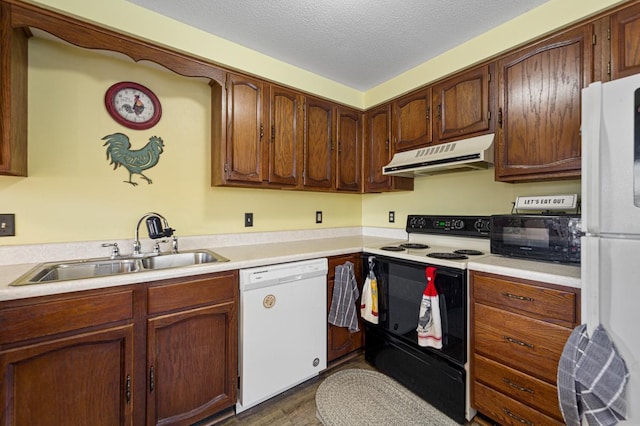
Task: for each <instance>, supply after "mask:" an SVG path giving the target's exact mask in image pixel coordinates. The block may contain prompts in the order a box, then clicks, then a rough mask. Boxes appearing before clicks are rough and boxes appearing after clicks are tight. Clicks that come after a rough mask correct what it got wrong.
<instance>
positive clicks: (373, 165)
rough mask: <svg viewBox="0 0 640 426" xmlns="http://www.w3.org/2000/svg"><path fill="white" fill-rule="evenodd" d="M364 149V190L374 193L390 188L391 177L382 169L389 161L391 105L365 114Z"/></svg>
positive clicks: (390, 155)
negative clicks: (384, 173) (383, 172)
mask: <svg viewBox="0 0 640 426" xmlns="http://www.w3.org/2000/svg"><path fill="white" fill-rule="evenodd" d="M366 138H367V139H366V141H365V149H364V190H365V192H376V191H384V190H389V189H390V188H391V176H386V175H383V174H382V168H383V167H384V166H386V165H387V164H388V163H389V161H391V157H392V154H391V104H387V105H383V106H380V107H377V108H374V109H372V110H369V112H368V113H367V132H366Z"/></svg>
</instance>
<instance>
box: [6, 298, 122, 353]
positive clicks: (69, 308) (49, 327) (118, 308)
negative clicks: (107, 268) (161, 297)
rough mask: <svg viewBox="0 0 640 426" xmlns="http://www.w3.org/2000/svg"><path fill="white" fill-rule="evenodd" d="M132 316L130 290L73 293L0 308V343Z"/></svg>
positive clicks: (78, 328)
mask: <svg viewBox="0 0 640 426" xmlns="http://www.w3.org/2000/svg"><path fill="white" fill-rule="evenodd" d="M131 318H133V291H130V290H129V291H120V292H117V293H109V294H96V295H91V296H81V297H73V298H68V299H64V300H59V301H49V302H43V303H39V304H35V305H29V306H21V307H16V308H10V309H6V310H4V311H1V312H0V344H3V343H9V342H20V341H23V340H27V339H33V338H36V337H44V336H50V335H53V334H58V333H64V332H67V331H72V330H80V329H82V328H86V327H92V326H97V325H102V324H109V323H112V322H116V321H124V320H129V319H131Z"/></svg>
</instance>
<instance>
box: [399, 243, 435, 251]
mask: <svg viewBox="0 0 640 426" xmlns="http://www.w3.org/2000/svg"><path fill="white" fill-rule="evenodd" d="M400 247H402V248H406V249H414V250H420V249H428V248H429V246H428V245H426V244H420V243H404V244H400Z"/></svg>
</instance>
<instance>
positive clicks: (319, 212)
mask: <svg viewBox="0 0 640 426" xmlns="http://www.w3.org/2000/svg"><path fill="white" fill-rule="evenodd" d="M316 223H322V212H321V211H317V212H316Z"/></svg>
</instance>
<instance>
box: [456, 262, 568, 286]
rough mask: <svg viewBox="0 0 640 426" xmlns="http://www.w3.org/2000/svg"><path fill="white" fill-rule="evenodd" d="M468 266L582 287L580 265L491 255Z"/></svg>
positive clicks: (476, 269) (511, 275) (474, 269)
mask: <svg viewBox="0 0 640 426" xmlns="http://www.w3.org/2000/svg"><path fill="white" fill-rule="evenodd" d="M467 267H468V269H469V271H481V272H488V273H492V274H500V275H507V276H510V277H514V278H523V279H527V280H533V281H542V282H545V283H549V284H557V285H563V286H565V287H574V288H580V266H573V265H566V264H559V263H551V262H538V261H533V260H524V259H514V258H511V257H504V256H498V255H491V256H487V257H483V258H481V259H478V260H475V261H473V262H469V263H468V264H467Z"/></svg>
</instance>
